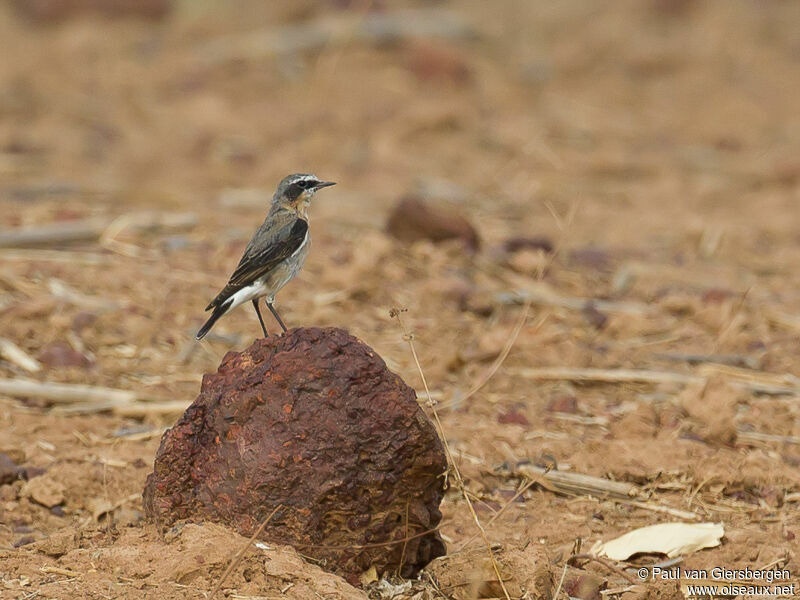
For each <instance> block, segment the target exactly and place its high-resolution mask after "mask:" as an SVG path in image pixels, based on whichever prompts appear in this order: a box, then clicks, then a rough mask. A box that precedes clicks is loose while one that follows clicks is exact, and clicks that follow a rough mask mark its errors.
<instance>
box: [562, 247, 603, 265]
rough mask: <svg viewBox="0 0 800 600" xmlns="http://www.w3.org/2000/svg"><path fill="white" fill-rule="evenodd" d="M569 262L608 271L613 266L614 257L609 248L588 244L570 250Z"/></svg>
mask: <svg viewBox="0 0 800 600" xmlns="http://www.w3.org/2000/svg"><path fill="white" fill-rule="evenodd" d="M569 262H570V264H571V265H573V266H576V267H584V268H588V269H594V270H596V271H608V270H609V269H610V268H611V263H612V259H611V254H610V253H609V252H608V250H606V249H604V248H598V247H596V246H587V247H585V248H578V249H577V250H573V251H572V252H570V254H569Z"/></svg>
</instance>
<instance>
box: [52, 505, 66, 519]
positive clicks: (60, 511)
mask: <svg viewBox="0 0 800 600" xmlns="http://www.w3.org/2000/svg"><path fill="white" fill-rule="evenodd" d="M50 514H52V515H55V516H56V517H63V516H64V507H63V506H61V505H60V504H56V505H55V506H54V507H53V508H51V509H50Z"/></svg>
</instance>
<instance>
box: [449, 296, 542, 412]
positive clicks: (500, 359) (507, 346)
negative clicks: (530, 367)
mask: <svg viewBox="0 0 800 600" xmlns="http://www.w3.org/2000/svg"><path fill="white" fill-rule="evenodd" d="M530 310H531V300H530V299H529V300H526V301H525V305H524V306H523V308H522V315H520V318H519V321H517V324H516V325H515V326H514V330H513V331H512V332H511V336H510V337H509V338H508V341H507V342H506V344H505V346H503V350H502V352H500V354H499V355H498V356H497V358H496V359H495V361H494V362H493V363H492V366H491V367H489V370H488V371H486V373H485V374H484V375H483V377H481V378H480V379H479V380H478V382H477V383H476V384H475V385H474V386H472V389H471V390H470V391H468V392H467V394H466V395H465V396H464V397H463V398H462V399H461V402H465V401H466V400H467V399H469V398H471V397H472V396H473V395H474V394H475V393H476V392H478V390H480V389H481V388H482V387H483V386H484V385H486V383H487V382H488V381H489V380H490V379H491V378H492V377H493V376H494V374H495V373H497V369H499V368H500V365H502V364H503V361H505V359H506V357H507V356H508V354H509V352H511V348H512V347H513V346H514V343H515V342H516V341H517V338H518V337H519V334H520V332H521V331H522V327H523V326H524V325H525V322H526V321H527V320H528V313H529V312H530ZM549 316H550V315H549V314H545V316H544V317H542V318H541V319H539V321H538V322H537V324H536V329H537V330H538V329H539V327H541V326H542V325H544V322H545V321H546V320H547V317H549Z"/></svg>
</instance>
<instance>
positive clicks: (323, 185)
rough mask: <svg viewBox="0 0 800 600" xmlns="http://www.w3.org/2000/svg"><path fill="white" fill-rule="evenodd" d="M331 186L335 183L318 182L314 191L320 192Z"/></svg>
mask: <svg viewBox="0 0 800 600" xmlns="http://www.w3.org/2000/svg"><path fill="white" fill-rule="evenodd" d="M332 185H336V182H335V181H320V182H319V183H318V184H317V185H315V186H314V188H315V189H318V190H321V189H322V188H326V187H330V186H332Z"/></svg>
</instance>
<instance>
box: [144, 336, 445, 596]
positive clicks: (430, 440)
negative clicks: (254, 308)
mask: <svg viewBox="0 0 800 600" xmlns="http://www.w3.org/2000/svg"><path fill="white" fill-rule="evenodd" d="M445 469H446V461H445V455H444V451H443V447H442V445H441V442H440V441H439V438H438V436H437V434H436V430H435V429H434V428H433V426H432V424H431V423H430V421H429V420H428V418H427V417H426V416H425V413H424V412H423V411H422V409H421V408H420V406H419V404H418V403H417V400H416V395H415V393H414V390H412V389H411V388H410V387H408V386H407V385H406V384H405V383H404V382H403V381H402V380H401V379H400V378H399V377H398V376H397V375H395V374H393V373H392V372H391V371H389V370H388V369H387V368H386V365H385V364H384V362H383V361H382V360H381V359H380V357H378V355H377V354H376V353H375V351H374V350H372V349H371V348H369V347H368V346H366V345H365V344H364V343H363V342H361V341H359V340H357V339H356V338H354V337H353V336H351V335H349V334H348V333H347V332H346V331H344V330H341V329H336V328H325V329H320V328H308V329H293V330H290V331H289V332H288V333H287V334H285V335H283V336H280V337H279V336H271V337H269V338H266V339H258V340H256V342H255V343H254V344H253V345H252V346H250V348H248V349H247V350H245V351H244V352H241V353H237V352H229V353H228V354H227V355H226V356H225V357H224V358H223V360H222V364H221V365H220V367H219V369H218V370H217V372H216V373H212V374H207V375H205V376H204V377H203V384H202V388H201V391H200V395H199V396H198V397H197V399H196V400H195V401H194V402H193V403H192V405H191V406H190V407H189V408H188V409H187V410H186V412H185V413H184V415H183V416H182V417H181V419H180V420H179V421H178V422H177V424H176V425H175V426H174V427H173V428H172V429H170V430H169V431H167V433H165V434H164V437H163V438H162V440H161V446H160V448H159V450H158V453H157V455H156V459H155V466H154V471H153V473H151V474H150V475H149V476H148V478H147V483H146V485H145V489H144V494H143V497H144V510H145V515H146V516H147V517H148V518H149V519H150V520H153V521H156V522H157V523H158V525H159V526H160V527H161V528H162V529H164V528H169V527H170V526H172V525H173V524H174V523H175V522H176V521H180V520H182V519H189V518H194V519H208V520H211V521H217V522H222V523H225V524H227V525H229V526H231V527H232V528H234V529H236V530H237V531H238V532H239V533H241V534H242V535H245V536H250V535H252V534H253V532H254V530H255V529H256V528H257V527H258V526H259V525H260V524H261V522H262V521H264V519H265V518H266V517H267V516H268V515H269V514H270V513H271V512H272V510H273V509H275V508H277V507H278V506H282V507H283V508H281V509H279V510H278V512H277V513H276V514H275V515H274V517H273V518H272V519H271V521H270V522H269V524H268V525H267V527H266V529H265V530H264V532H263V534H262V536H261V537H262V538H263V539H264V540H268V541H273V542H276V543H285V544H290V545H292V546H294V547H296V548H297V549H298V550H299V551H300V552H302V553H303V554H305V555H307V556H311V557H313V558H315V559H317V560H319V561H320V564H321V565H323V566H324V568H326V569H328V570H330V571H333V572H335V573H339V574H341V575H344V576H346V577H347V578H348V580H349V581H351V582H358V577H359V575H360V574H361V573H363V572H364V571H366V570H367V569H369V568H370V567H372V566H374V567H375V568H376V569H377V572H378V574H381V573H386V572H392V571H394V570H396V569H397V568H398V567H399V566H400V565H401V564H402V565H403V567H402V573H401V574H402V575H403V576H405V577H411V576H414V575H415V574H416V573H417V572H418V571H419V570H420V569H421V568H422V567H423V566H425V565H426V564H427V563H428V562H429V561H430V560H432V559H433V558H435V557H437V556H440V555H442V554H444V544H443V542H442V540H441V538H440V537H439V534H438V532H432V531H430V530H432V529H434V528H435V527H436V526H437V525H438V524H439V521H440V519H441V513H440V512H439V503H440V501H441V499H442V496H443V494H444V488H443V474H444V472H445ZM426 531H427V532H429V533H427V534H424V535H419V534H421V533H423V532H426ZM407 533H412V535H419V537H413V538H412V539H408V540H407V541H406V542H399V540H403V539H404V538H406V534H407ZM383 542H393V543H390V544H388V545H383V546H382V545H380V544H381V543H383ZM367 544H374V545H373V546H370V547H364V545H367ZM340 548H341V549H340Z"/></svg>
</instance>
